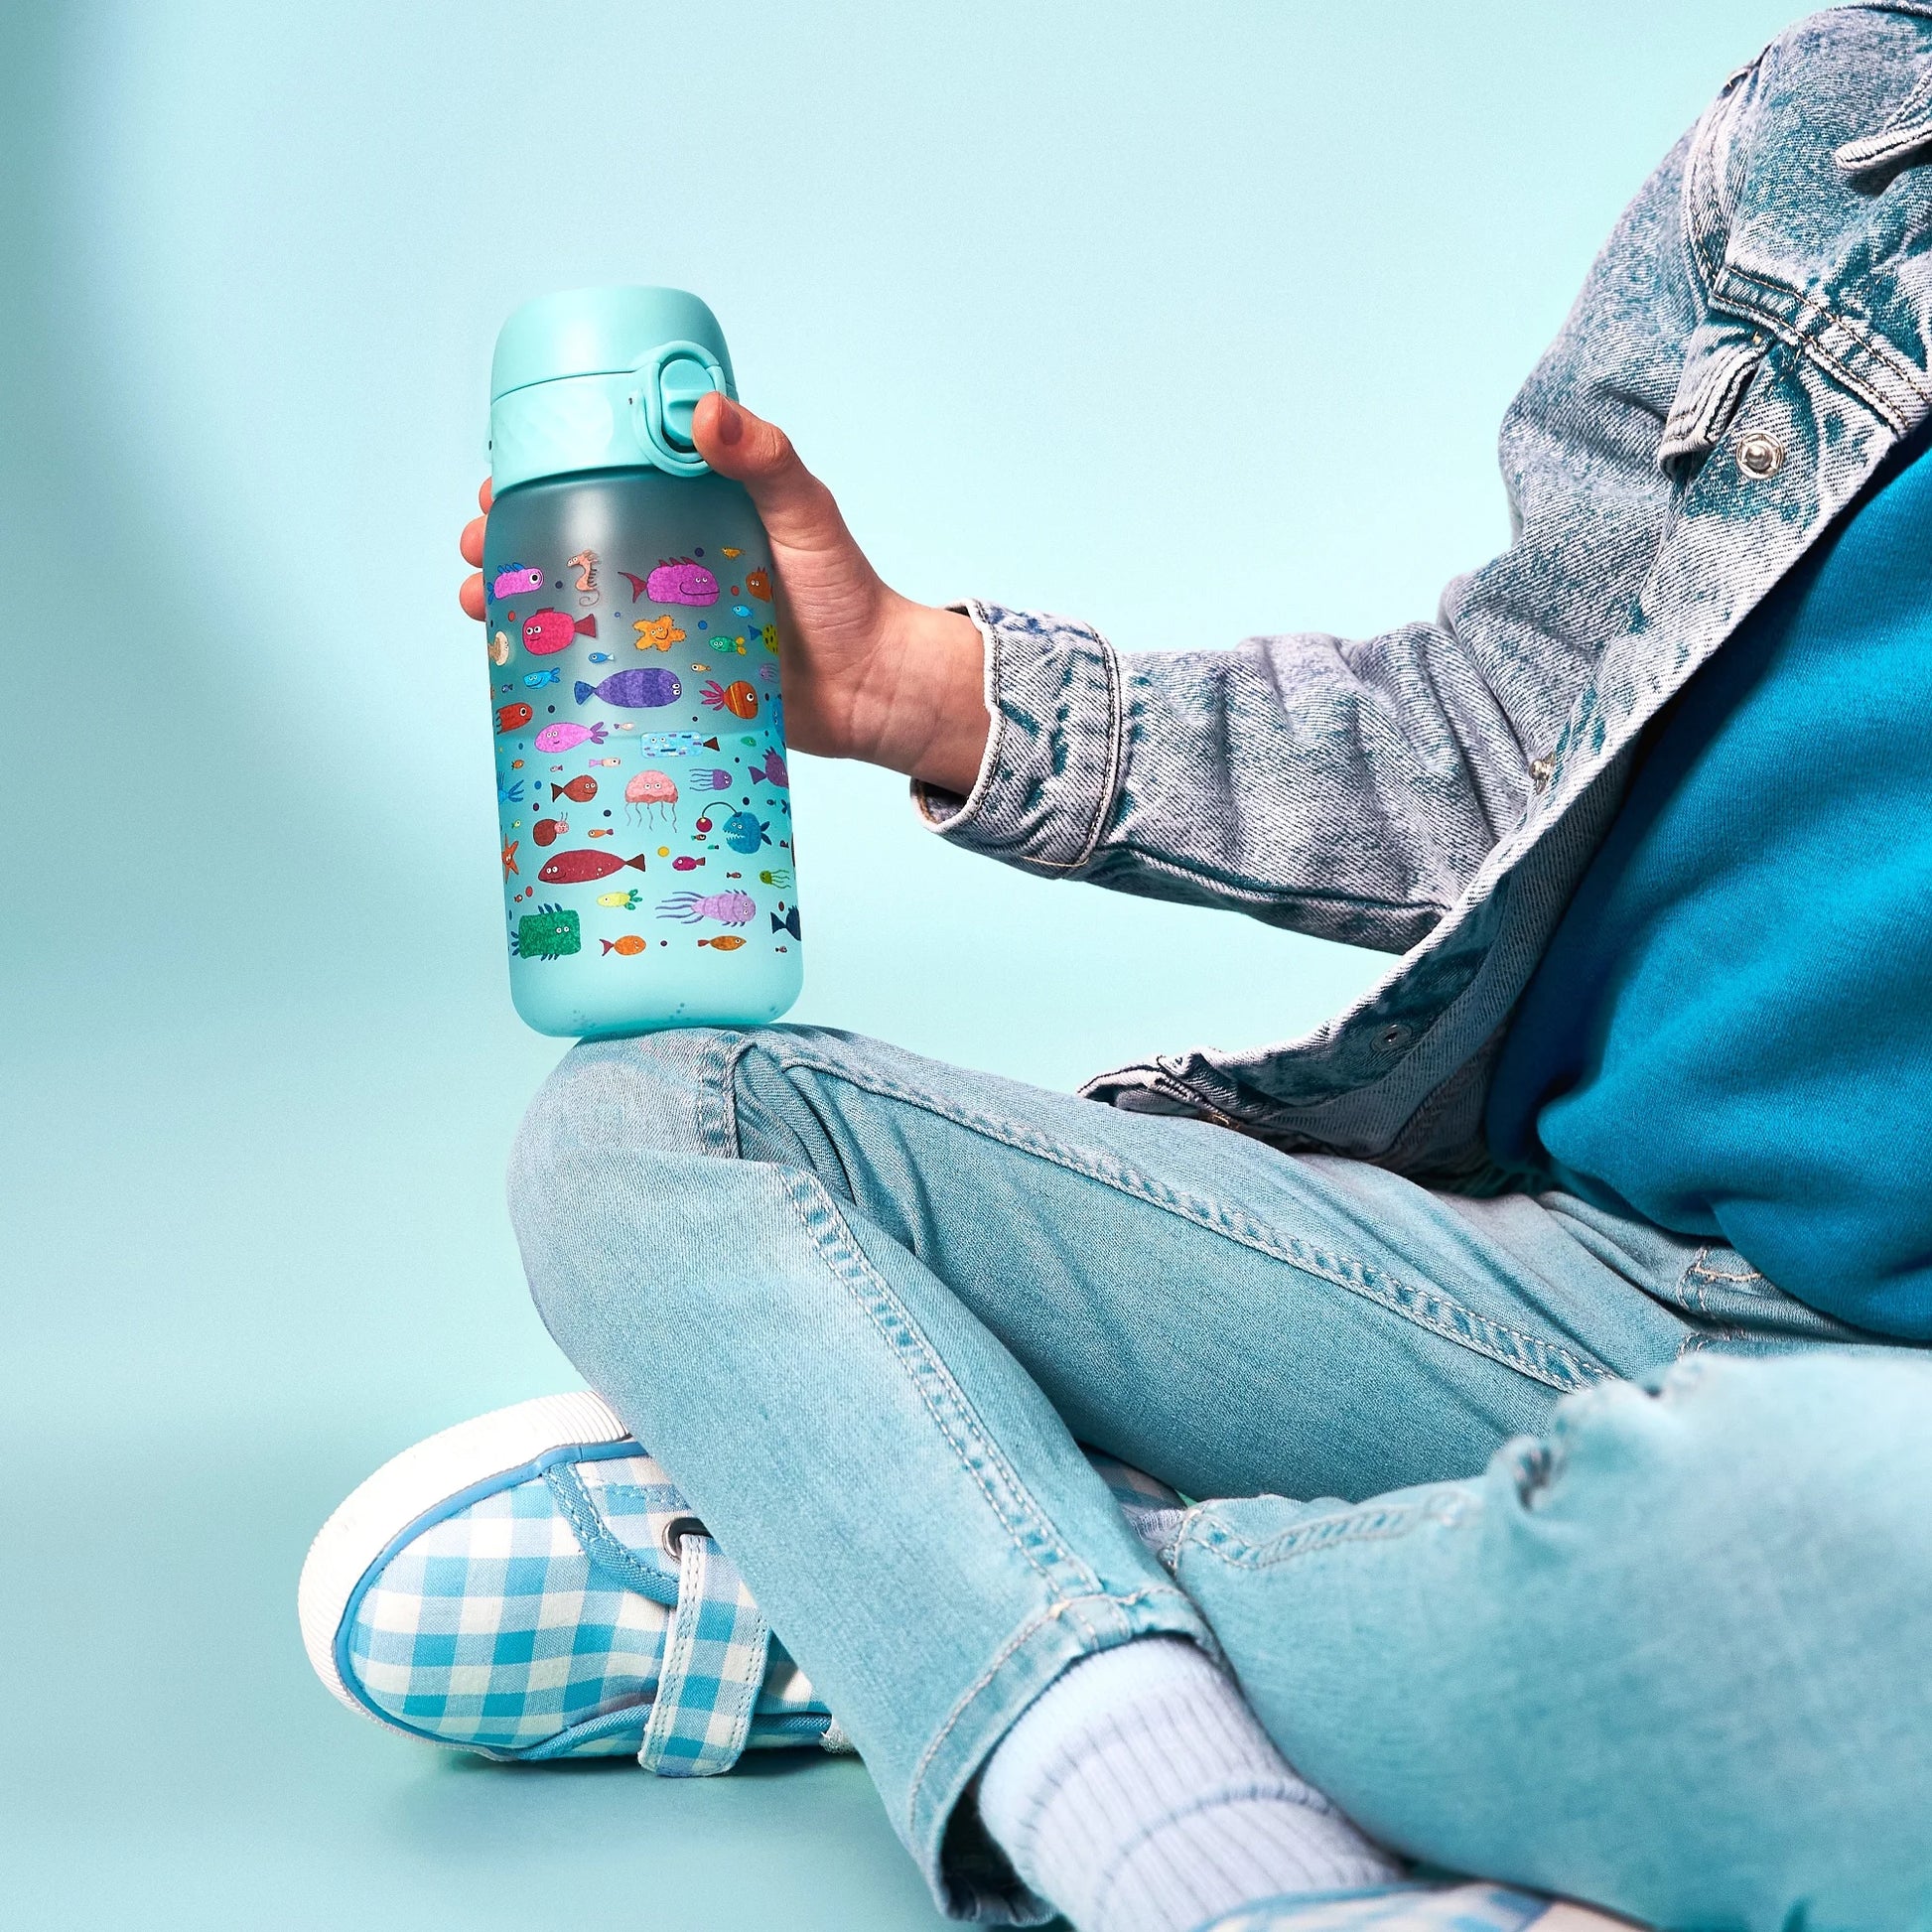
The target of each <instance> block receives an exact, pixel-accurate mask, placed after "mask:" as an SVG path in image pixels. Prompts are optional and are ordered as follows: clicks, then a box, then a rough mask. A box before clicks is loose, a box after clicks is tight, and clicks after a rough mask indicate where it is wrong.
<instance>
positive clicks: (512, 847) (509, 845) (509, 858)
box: [503, 839, 523, 879]
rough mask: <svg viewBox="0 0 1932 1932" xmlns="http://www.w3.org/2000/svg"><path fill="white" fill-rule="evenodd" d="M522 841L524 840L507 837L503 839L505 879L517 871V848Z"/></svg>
mask: <svg viewBox="0 0 1932 1932" xmlns="http://www.w3.org/2000/svg"><path fill="white" fill-rule="evenodd" d="M522 843H523V841H522V840H521V839H505V840H504V841H503V877H504V878H505V879H507V878H508V877H509V876H510V874H511V873H513V872H515V871H516V848H517V847H518V846H519V845H521V844H522Z"/></svg>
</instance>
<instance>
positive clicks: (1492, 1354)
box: [776, 1049, 1615, 1391]
mask: <svg viewBox="0 0 1932 1932" xmlns="http://www.w3.org/2000/svg"><path fill="white" fill-rule="evenodd" d="M776 1057H778V1058H779V1060H780V1061H781V1063H782V1064H784V1065H785V1066H787V1067H792V1066H804V1067H809V1068H811V1069H812V1070H813V1071H815V1072H818V1073H822V1074H824V1075H825V1076H826V1077H827V1078H829V1079H834V1080H841V1081H843V1082H845V1083H846V1084H847V1085H849V1086H854V1087H858V1088H860V1089H862V1090H863V1091H865V1092H868V1093H876V1094H878V1095H880V1096H881V1097H882V1098H883V1099H890V1100H899V1101H902V1102H904V1103H905V1104H906V1105H907V1106H913V1107H918V1108H921V1109H922V1110H923V1111H925V1112H927V1113H930V1114H935V1115H937V1116H938V1117H939V1118H940V1119H942V1120H950V1121H951V1122H952V1123H953V1124H954V1125H955V1126H958V1127H964V1128H967V1129H968V1130H969V1131H971V1132H974V1133H980V1134H984V1135H986V1136H987V1138H988V1139H990V1140H996V1141H998V1142H1000V1143H1001V1145H1002V1146H1005V1147H1010V1148H1012V1149H1014V1151H1015V1152H1016V1153H1020V1154H1028V1155H1032V1156H1034V1157H1035V1158H1036V1159H1039V1160H1043V1161H1048V1162H1051V1163H1052V1164H1053V1165H1054V1166H1056V1167H1061V1168H1065V1169H1066V1170H1067V1171H1068V1172H1069V1173H1079V1174H1083V1175H1085V1176H1086V1178H1088V1179H1090V1180H1096V1181H1099V1182H1100V1183H1101V1184H1102V1185H1103V1186H1108V1187H1112V1188H1114V1189H1115V1191H1116V1192H1119V1193H1124V1194H1128V1195H1131V1196H1132V1197H1133V1198H1135V1199H1137V1200H1140V1201H1143V1202H1145V1203H1146V1204H1147V1205H1148V1206H1150V1207H1155V1208H1159V1209H1160V1210H1162V1211H1163V1212H1165V1213H1170V1214H1174V1215H1177V1216H1178V1217H1179V1218H1181V1219H1182V1220H1186V1221H1190V1222H1192V1223H1193V1224H1194V1225H1195V1226H1196V1227H1201V1228H1205V1229H1206V1230H1207V1231H1208V1232H1209V1233H1211V1234H1220V1235H1223V1236H1225V1237H1226V1238H1227V1239H1229V1240H1231V1241H1236V1242H1239V1243H1240V1244H1241V1245H1242V1246H1243V1247H1247V1248H1252V1249H1253V1250H1254V1251H1255V1252H1256V1253H1258V1254H1265V1255H1267V1256H1269V1257H1270V1258H1271V1259H1272V1260H1276V1261H1281V1262H1285V1263H1287V1264H1288V1266H1290V1267H1292V1268H1296V1269H1299V1270H1300V1271H1301V1272H1302V1273H1304V1274H1306V1275H1310V1276H1312V1277H1314V1278H1315V1279H1316V1280H1319V1281H1324V1282H1326V1283H1328V1284H1329V1285H1330V1286H1331V1287H1334V1288H1339V1289H1343V1290H1345V1291H1346V1292H1347V1293H1349V1294H1353V1295H1359V1296H1361V1298H1362V1299H1363V1300H1364V1301H1367V1302H1371V1303H1373V1304H1374V1305H1375V1306H1376V1307H1378V1308H1383V1309H1387V1310H1388V1311H1391V1312H1392V1313H1395V1314H1398V1315H1400V1316H1402V1318H1403V1319H1405V1320H1407V1321H1412V1322H1414V1323H1415V1325H1416V1326H1417V1327H1419V1328H1424V1329H1427V1330H1428V1331H1429V1332H1431V1333H1433V1334H1438V1335H1441V1336H1442V1337H1443V1338H1444V1339H1445V1340H1448V1341H1453V1342H1455V1343H1456V1344H1458V1345H1459V1346H1461V1347H1464V1348H1467V1349H1468V1350H1469V1351H1470V1352H1471V1353H1472V1354H1478V1355H1482V1356H1484V1357H1485V1358H1486V1359H1488V1360H1491V1361H1495V1362H1498V1363H1500V1364H1501V1365H1502V1366H1503V1367H1505V1368H1509V1369H1513V1370H1515V1371H1516V1372H1517V1373H1518V1374H1520V1375H1523V1376H1526V1377H1528V1378H1529V1379H1530V1380H1531V1381H1536V1382H1541V1383H1543V1384H1544V1385H1545V1386H1546V1387H1549V1388H1555V1389H1561V1390H1565V1391H1568V1390H1570V1389H1574V1388H1579V1387H1587V1386H1589V1385H1590V1384H1592V1383H1595V1382H1598V1381H1603V1380H1612V1379H1615V1378H1614V1375H1613V1372H1612V1371H1611V1370H1610V1369H1609V1368H1608V1367H1607V1366H1606V1365H1605V1364H1603V1363H1601V1362H1598V1361H1595V1360H1594V1359H1593V1358H1591V1357H1588V1356H1584V1355H1579V1354H1575V1353H1573V1352H1572V1351H1571V1350H1570V1349H1568V1348H1565V1347H1563V1346H1562V1345H1561V1344H1560V1343H1558V1342H1553V1341H1546V1340H1544V1339H1542V1338H1541V1337H1539V1336H1536V1335H1532V1334H1529V1333H1527V1332H1525V1331H1524V1330H1521V1329H1517V1328H1511V1327H1509V1326H1508V1325H1507V1324H1506V1323H1503V1322H1500V1321H1495V1320H1492V1319H1491V1318H1490V1317H1489V1316H1487V1315H1481V1314H1477V1313H1476V1312H1475V1311H1474V1310H1473V1309H1465V1308H1464V1307H1463V1306H1462V1305H1461V1303H1459V1302H1457V1301H1455V1300H1454V1299H1453V1297H1451V1296H1449V1295H1446V1294H1444V1293H1443V1292H1442V1290H1440V1289H1418V1288H1412V1287H1410V1286H1409V1285H1408V1284H1407V1283H1405V1282H1403V1281H1401V1280H1399V1279H1397V1278H1396V1277H1395V1276H1392V1275H1389V1274H1386V1273H1385V1272H1384V1271H1383V1270H1381V1269H1379V1268H1373V1267H1371V1266H1370V1265H1369V1264H1368V1263H1367V1262H1363V1261H1356V1260H1354V1259H1353V1258H1351V1257H1345V1256H1335V1255H1328V1254H1325V1253H1324V1252H1322V1251H1321V1250H1319V1249H1315V1248H1311V1247H1309V1246H1308V1244H1307V1243H1304V1242H1300V1241H1295V1242H1288V1241H1284V1240H1282V1239H1281V1238H1279V1237H1277V1236H1275V1235H1274V1234H1273V1233H1272V1231H1270V1230H1268V1229H1265V1228H1262V1227H1261V1226H1260V1225H1259V1224H1258V1223H1255V1222H1253V1221H1252V1220H1249V1221H1247V1224H1246V1226H1245V1227H1235V1226H1232V1225H1230V1224H1229V1222H1228V1221H1227V1219H1226V1218H1224V1216H1222V1215H1216V1214H1213V1212H1212V1204H1211V1203H1208V1202H1204V1201H1203V1202H1199V1203H1198V1204H1195V1203H1192V1202H1190V1201H1188V1200H1186V1199H1183V1198H1181V1197H1179V1196H1178V1195H1176V1194H1174V1193H1173V1192H1172V1191H1171V1190H1165V1191H1164V1190H1161V1189H1160V1188H1159V1187H1158V1184H1157V1183H1156V1182H1155V1181H1154V1180H1153V1178H1152V1177H1151V1176H1149V1175H1146V1174H1142V1173H1139V1171H1138V1170H1126V1171H1124V1172H1121V1173H1105V1172H1103V1171H1102V1170H1101V1169H1100V1168H1099V1167H1098V1166H1097V1165H1096V1164H1094V1163H1093V1162H1091V1161H1087V1160H1082V1159H1081V1158H1079V1157H1078V1156H1077V1155H1076V1154H1075V1153H1074V1151H1073V1150H1072V1149H1069V1148H1066V1147H1064V1146H1062V1145H1061V1144H1059V1143H1057V1142H1049V1141H1044V1140H1042V1139H1040V1138H1039V1137H1037V1136H1033V1135H1029V1136H1027V1137H1025V1138H1022V1137H1021V1135H1020V1132H1019V1130H1018V1129H1015V1128H1011V1127H1009V1126H1008V1125H1007V1124H1006V1123H1003V1122H1000V1121H996V1120H993V1119H991V1118H990V1117H988V1116H986V1115H978V1114H971V1113H968V1112H967V1111H966V1110H965V1109H963V1108H960V1107H958V1106H956V1105H954V1104H952V1103H950V1102H946V1101H942V1100H940V1099H938V1098H937V1097H935V1096H933V1095H931V1094H922V1093H919V1092H916V1091H914V1090H913V1089H911V1088H909V1087H905V1086H902V1085H900V1084H899V1083H898V1082H897V1081H895V1080H891V1079H888V1078H887V1077H885V1076H883V1075H880V1074H873V1073H865V1074H861V1073H858V1072H855V1071H854V1070H853V1069H852V1068H851V1067H849V1066H836V1065H832V1064H830V1063H828V1062H827V1061H824V1060H822V1059H818V1058H816V1057H814V1056H813V1055H812V1054H810V1053H809V1052H803V1051H799V1052H795V1053H794V1052H786V1051H783V1050H782V1049H779V1050H778V1052H777V1054H776ZM1244 1219H1245V1217H1244ZM1294 1249H1299V1250H1301V1252H1299V1253H1297V1252H1293V1251H1292V1250H1294ZM1510 1344H1515V1346H1513V1347H1512V1346H1511V1345H1510ZM1525 1355H1527V1357H1528V1359H1527V1360H1526V1359H1524V1357H1525ZM1546 1364H1547V1366H1546Z"/></svg>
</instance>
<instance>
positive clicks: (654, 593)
mask: <svg viewBox="0 0 1932 1932" xmlns="http://www.w3.org/2000/svg"><path fill="white" fill-rule="evenodd" d="M644 595H645V596H646V597H647V598H649V599H650V601H651V602H652V603H653V604H716V603H717V602H718V580H717V578H715V577H714V576H712V574H711V573H710V571H708V570H707V569H705V567H704V565H703V564H694V563H693V562H692V561H691V559H690V558H689V557H674V558H673V559H672V560H671V561H670V562H669V563H667V564H659V565H658V566H657V568H656V569H655V570H653V571H652V572H651V574H650V575H649V576H648V577H646V578H645V579H644Z"/></svg>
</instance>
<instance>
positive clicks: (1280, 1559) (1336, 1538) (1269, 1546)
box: [1175, 1503, 1462, 1570]
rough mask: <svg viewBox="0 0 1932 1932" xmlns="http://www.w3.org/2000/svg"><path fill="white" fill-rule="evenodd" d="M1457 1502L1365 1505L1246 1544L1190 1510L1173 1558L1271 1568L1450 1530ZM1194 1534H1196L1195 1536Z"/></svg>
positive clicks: (1458, 1512) (1214, 1520)
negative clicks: (1186, 1555)
mask: <svg viewBox="0 0 1932 1932" xmlns="http://www.w3.org/2000/svg"><path fill="white" fill-rule="evenodd" d="M1461 1514H1462V1509H1461V1506H1460V1505H1459V1504H1456V1503H1450V1504H1437V1503H1399V1504H1396V1505H1394V1506H1393V1507H1387V1506H1384V1507H1377V1506H1376V1505H1374V1504H1366V1505H1364V1506H1362V1507H1360V1508H1356V1509H1350V1510H1346V1511H1343V1512H1342V1513H1340V1514H1338V1515H1333V1516H1317V1517H1313V1518H1311V1519H1310V1520H1309V1521H1306V1522H1301V1523H1297V1524H1296V1525H1295V1526H1294V1527H1293V1528H1292V1529H1288V1530H1284V1531H1283V1532H1282V1533H1281V1535H1279V1536H1277V1537H1273V1538H1271V1539H1270V1540H1269V1541H1268V1542H1267V1543H1261V1544H1256V1543H1250V1542H1248V1541H1247V1539H1246V1538H1245V1537H1240V1536H1237V1535H1236V1534H1235V1533H1234V1532H1233V1531H1232V1530H1231V1529H1229V1528H1228V1527H1227V1525H1226V1524H1225V1523H1223V1522H1221V1521H1220V1520H1219V1519H1218V1518H1217V1517H1215V1516H1213V1515H1212V1514H1210V1513H1208V1512H1206V1511H1202V1512H1201V1513H1200V1514H1198V1515H1196V1514H1193V1513H1192V1512H1190V1514H1189V1520H1188V1521H1187V1522H1186V1523H1185V1524H1184V1525H1183V1526H1182V1530H1181V1533H1180V1535H1179V1537H1178V1538H1176V1540H1175V1556H1176V1560H1178V1558H1179V1556H1180V1555H1181V1554H1182V1553H1183V1551H1184V1550H1185V1549H1192V1550H1199V1551H1201V1552H1202V1553H1203V1554H1205V1555H1208V1556H1211V1557H1213V1558H1214V1559H1215V1560H1216V1561H1217V1562H1219V1563H1222V1564H1225V1565H1227V1566H1228V1567H1229V1568H1230V1569H1239V1570H1272V1569H1274V1568H1275V1567H1276V1566H1277V1565H1280V1564H1284V1563H1292V1562H1293V1561H1294V1560H1295V1559H1296V1558H1297V1557H1306V1556H1311V1555H1314V1554H1316V1553H1318V1552H1319V1551H1322V1550H1332V1549H1334V1548H1336V1547H1337V1546H1338V1545H1341V1544H1346V1543H1381V1542H1391V1541H1393V1540H1394V1539H1395V1538H1397V1537H1401V1536H1407V1535H1408V1534H1409V1533H1410V1531H1412V1530H1415V1529H1419V1528H1421V1527H1422V1526H1423V1525H1425V1524H1429V1523H1440V1524H1442V1525H1444V1526H1445V1527H1448V1526H1450V1525H1452V1524H1453V1523H1455V1522H1456V1521H1457V1519H1458V1518H1459V1517H1460V1516H1461ZM1197 1530H1198V1534H1196V1533H1195V1532H1196V1531H1197Z"/></svg>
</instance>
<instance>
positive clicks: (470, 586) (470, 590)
mask: <svg viewBox="0 0 1932 1932" xmlns="http://www.w3.org/2000/svg"><path fill="white" fill-rule="evenodd" d="M456 596H457V602H458V603H459V604H461V605H462V606H463V615H464V616H465V617H467V618H475V619H476V621H478V622H479V623H482V622H483V572H482V571H480V570H479V571H474V572H472V573H471V575H470V576H468V577H466V578H465V579H464V580H463V588H462V590H460V591H458V592H457V594H456Z"/></svg>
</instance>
